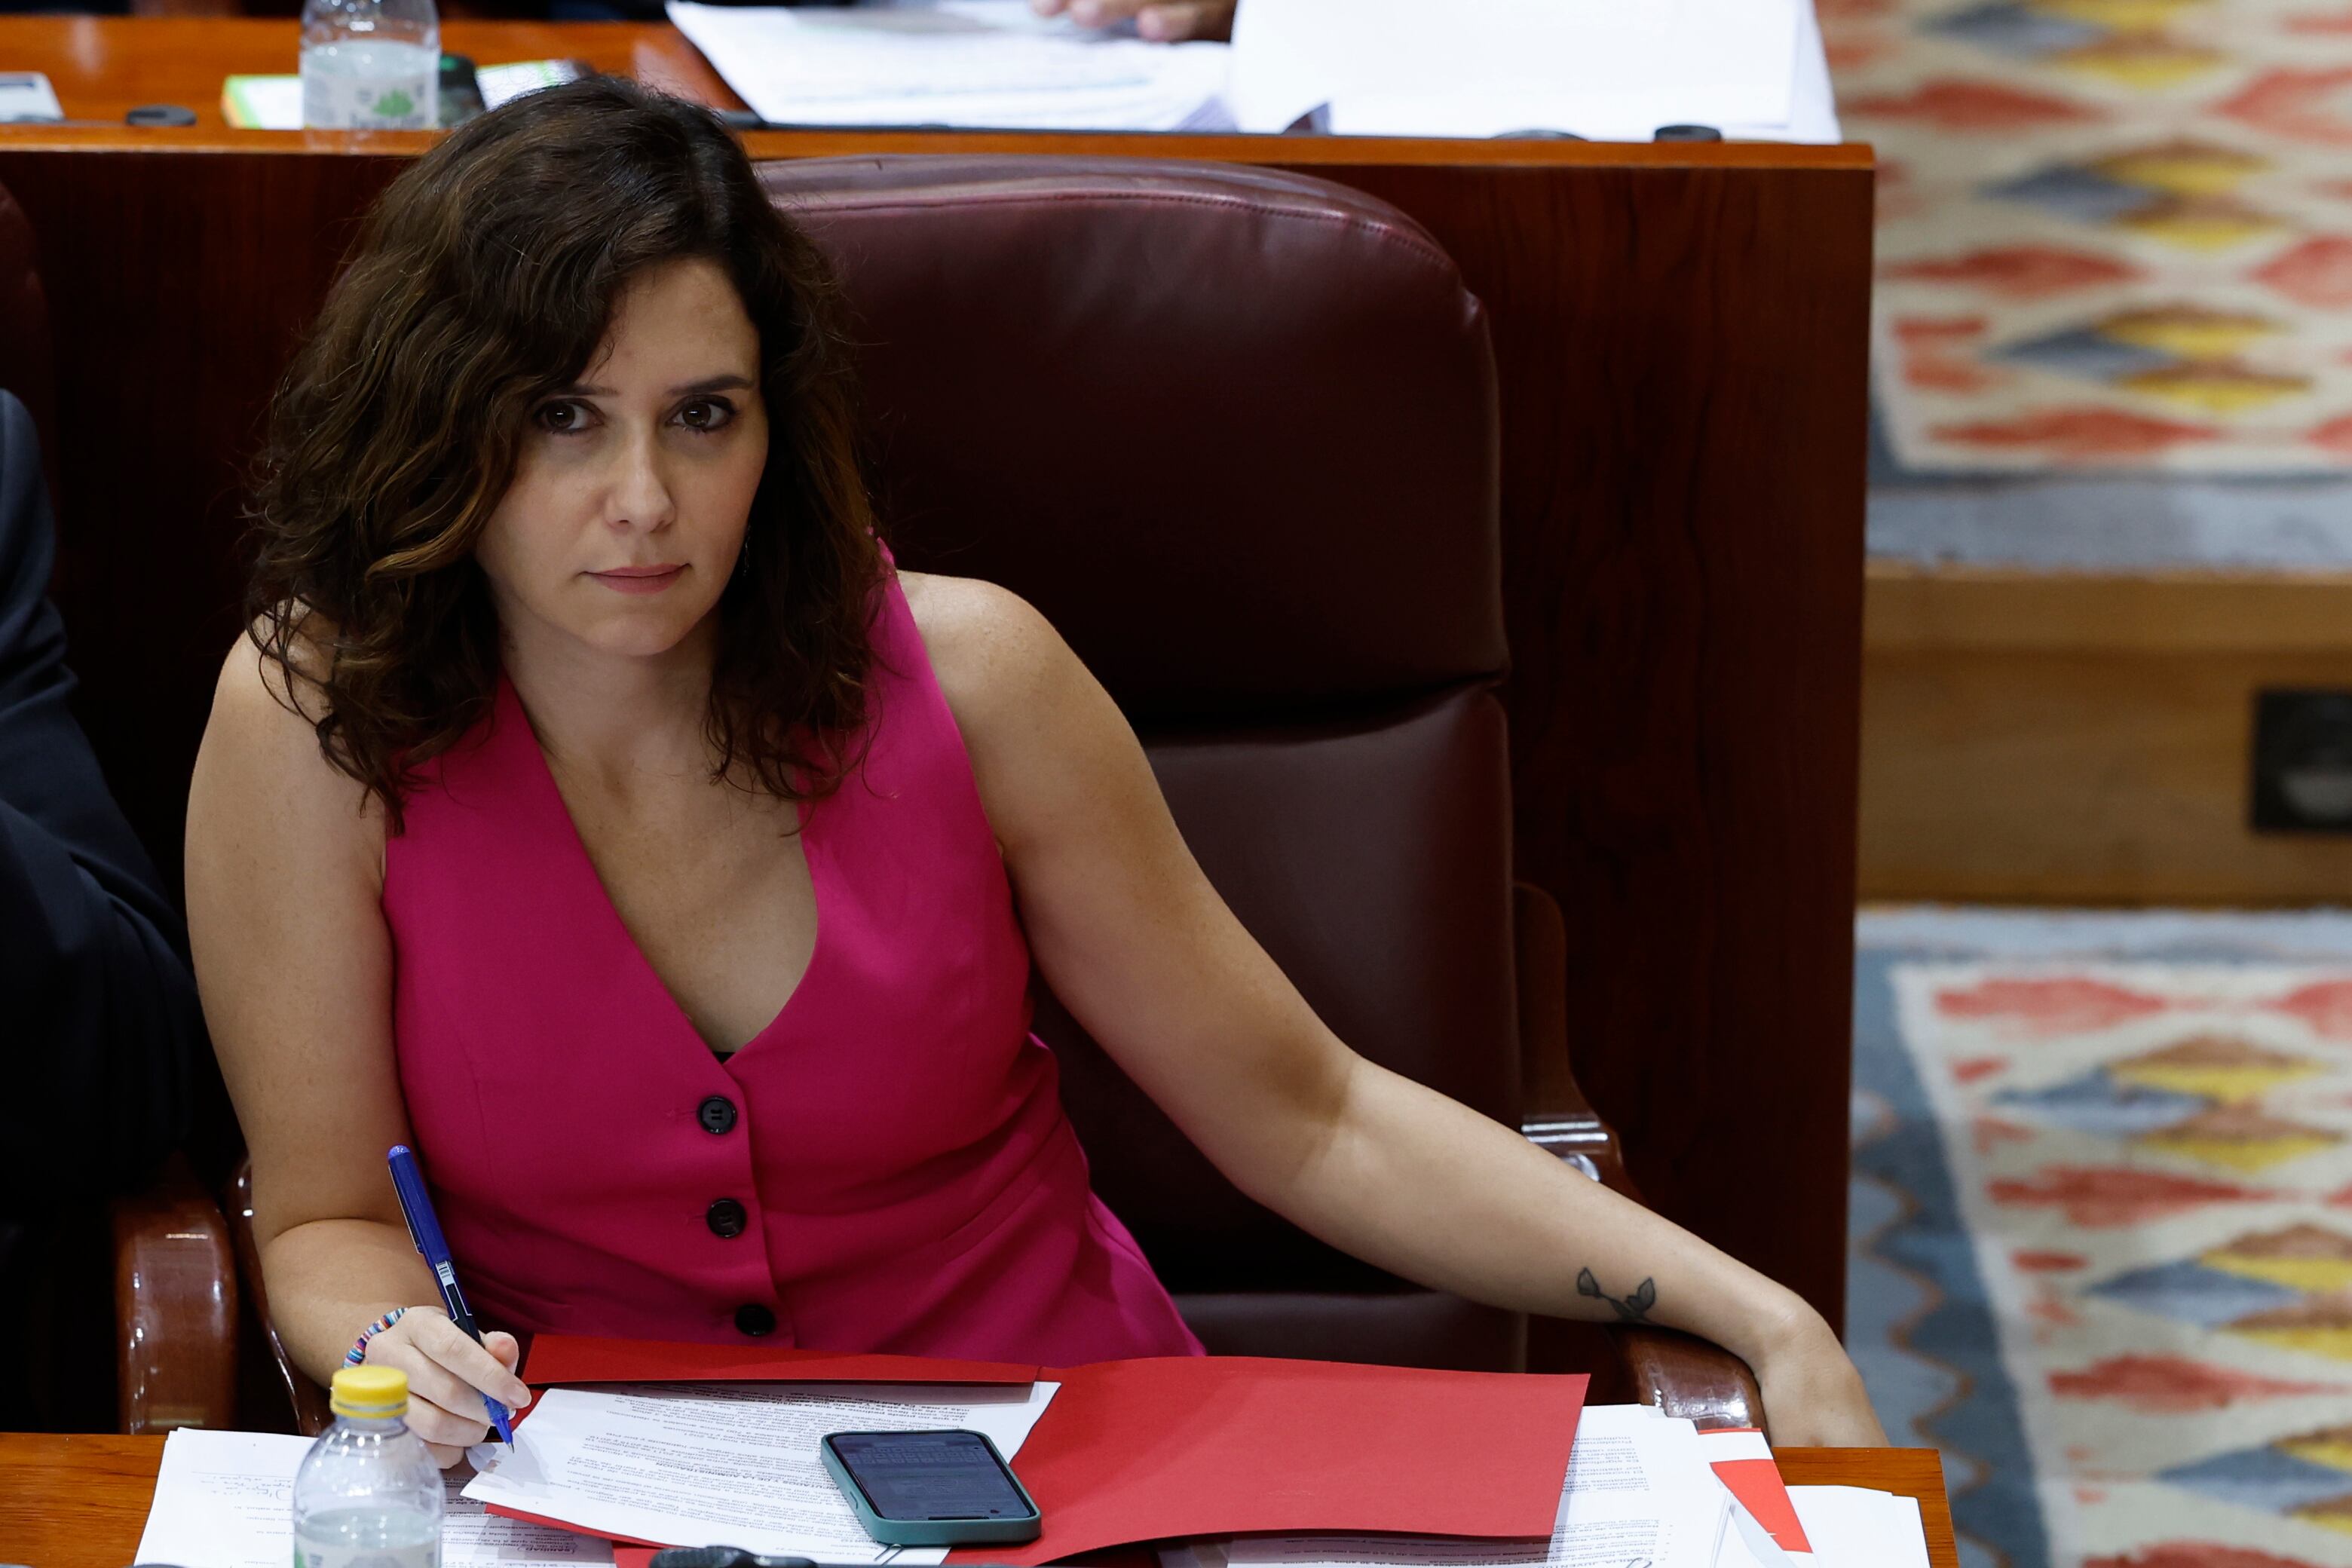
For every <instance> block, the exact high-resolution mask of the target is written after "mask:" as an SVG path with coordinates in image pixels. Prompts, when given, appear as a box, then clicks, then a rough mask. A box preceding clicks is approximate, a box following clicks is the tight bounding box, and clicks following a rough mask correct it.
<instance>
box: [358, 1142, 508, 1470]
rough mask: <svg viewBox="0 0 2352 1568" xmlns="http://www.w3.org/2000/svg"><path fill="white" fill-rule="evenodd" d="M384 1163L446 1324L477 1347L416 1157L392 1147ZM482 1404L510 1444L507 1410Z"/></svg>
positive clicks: (486, 1400) (403, 1147)
mask: <svg viewBox="0 0 2352 1568" xmlns="http://www.w3.org/2000/svg"><path fill="white" fill-rule="evenodd" d="M385 1159H386V1161H387V1163H390V1164H391V1166H392V1190H393V1191H394V1192H395V1193H398V1194H400V1212H401V1214H402V1215H404V1216H405V1217H406V1218H407V1220H408V1239H409V1240H411V1241H413V1242H415V1243H416V1250H417V1251H419V1252H421V1253H423V1254H425V1267H426V1268H430V1269H431V1270H433V1277H434V1278H435V1279H438V1280H439V1281H440V1282H441V1304H442V1305H443V1306H444V1307H446V1308H447V1309H448V1310H449V1321H451V1322H453V1323H455V1324H457V1326H458V1327H459V1328H461V1329H463V1330H465V1331H466V1337H467V1339H469V1340H471V1341H473V1342H475V1343H476V1344H480V1343H481V1342H482V1331H481V1330H479V1329H478V1328H476V1327H475V1326H474V1314H473V1313H471V1312H469V1311H467V1310H466V1293H465V1292H464V1291H463V1290H460V1289H457V1265H456V1264H454V1263H452V1262H450V1261H449V1244H448V1243H447V1242H446V1241H444V1240H443V1239H442V1238H441V1221H440V1220H439V1219H438V1218H437V1217H436V1216H435V1215H434V1213H433V1200H432V1199H431V1198H430V1197H428V1196H426V1195H425V1173H424V1172H422V1171H420V1170H418V1169H417V1168H416V1156H415V1154H413V1153H411V1152H409V1148H408V1145H407V1144H405V1143H394V1145H393V1146H392V1152H391V1153H390V1154H388V1155H386V1156H385ZM482 1403H483V1404H484V1405H488V1406H489V1408H490V1425H491V1426H495V1427H497V1428H498V1429H499V1436H500V1437H501V1438H503V1439H505V1441H507V1442H508V1443H509V1444H511V1443H512V1442H513V1441H514V1422H513V1421H512V1420H510V1419H509V1417H508V1415H507V1407H506V1406H505V1405H500V1404H499V1402H498V1401H497V1400H495V1399H492V1398H491V1397H490V1396H489V1395H488V1394H484V1395H482Z"/></svg>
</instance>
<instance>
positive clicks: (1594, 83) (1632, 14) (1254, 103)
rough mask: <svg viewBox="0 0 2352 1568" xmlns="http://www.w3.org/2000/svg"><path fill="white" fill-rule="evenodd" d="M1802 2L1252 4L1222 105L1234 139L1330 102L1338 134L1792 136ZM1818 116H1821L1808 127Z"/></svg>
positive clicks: (1240, 23)
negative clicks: (1701, 129)
mask: <svg viewBox="0 0 2352 1568" xmlns="http://www.w3.org/2000/svg"><path fill="white" fill-rule="evenodd" d="M1809 9H1810V3H1809V0H1639V3H1637V4H1627V3H1626V0H1448V4H1446V5H1443V6H1433V5H1429V4H1428V3H1427V0H1248V4H1246V5H1243V6H1242V7H1241V9H1240V11H1239V13H1238V15H1237V16H1236V19H1235V22H1234V61H1233V76H1232V82H1231V86H1230V87H1229V89H1228V96H1229V100H1230V101H1231V103H1232V106H1233V110H1234V118H1235V120H1236V121H1238V122H1239V124H1240V125H1241V127H1242V129H1243V130H1244V131H1269V132H1271V131H1280V130H1282V129H1284V128H1285V127H1286V126H1287V125H1289V124H1290V123H1291V122H1292V121H1296V120H1297V119H1298V118H1299V117H1300V116H1301V115H1303V114H1306V113H1307V112H1308V111H1310V110H1315V109H1317V108H1318V107H1323V106H1326V105H1328V122H1329V126H1330V129H1331V130H1332V131H1333V132H1337V133H1339V134H1367V135H1400V136H1473V137H1477V136H1494V135H1498V134H1501V133H1503V132H1511V131H1523V130H1552V131H1567V132H1574V133H1576V134H1578V135H1581V136H1586V137H1590V138H1592V139H1594V140H1615V141H1626V140H1632V141H1643V142H1646V141H1648V140H1649V139H1650V137H1651V135H1652V133H1653V132H1654V131H1655V130H1656V129H1657V127H1659V126H1661V125H1668V124H1675V123H1682V122H1695V123H1699V124H1706V125H1713V126H1716V127H1718V128H1732V127H1783V126H1789V125H1790V124H1791V122H1792V121H1793V120H1794V119H1795V118H1796V116H1795V114H1794V90H1795V87H1794V84H1795V80H1796V77H1797V73H1798V65H1799V61H1798V55H1799V44H1800V39H1801V34H1802V29H1801V16H1800V13H1801V12H1805V11H1808V10H1809ZM1812 118H1816V119H1817V118H1818V116H1817V115H1816V116H1812Z"/></svg>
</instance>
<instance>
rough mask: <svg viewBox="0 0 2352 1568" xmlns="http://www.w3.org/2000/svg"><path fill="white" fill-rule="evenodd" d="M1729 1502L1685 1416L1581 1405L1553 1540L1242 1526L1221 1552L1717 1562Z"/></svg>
mask: <svg viewBox="0 0 2352 1568" xmlns="http://www.w3.org/2000/svg"><path fill="white" fill-rule="evenodd" d="M1730 1509H1731V1499H1730V1494H1729V1493H1727V1492H1726V1491H1725V1490H1724V1489H1723V1486H1722V1483H1721V1482H1719V1481H1717V1479H1715V1473H1714V1472H1713V1471H1712V1470H1710V1469H1709V1468H1707V1465H1706V1458H1705V1457H1704V1455H1703V1454H1702V1452H1701V1450H1700V1447H1699V1443H1698V1433H1697V1431H1696V1428H1695V1427H1693V1426H1692V1425H1691V1424H1690V1423H1689V1422H1687V1421H1679V1420H1670V1419H1666V1418H1663V1417H1661V1416H1659V1415H1657V1413H1656V1412H1655V1411H1654V1410H1652V1409H1650V1408H1649V1407H1648V1406H1645V1405H1587V1406H1585V1408H1584V1412H1583V1415H1581V1416H1580V1418H1579V1419H1578V1422H1577V1426H1576V1447H1575V1448H1574V1450H1573V1451H1572V1453H1571V1454H1570V1458H1569V1462H1568V1480H1567V1483H1566V1485H1565V1486H1564V1487H1563V1489H1562V1490H1561V1493H1560V1508H1559V1521H1558V1522H1557V1523H1556V1524H1555V1525H1554V1526H1553V1528H1552V1536H1551V1539H1550V1540H1549V1542H1545V1541H1521V1542H1503V1541H1465V1540H1458V1539H1455V1540H1448V1539H1439V1538H1426V1537H1413V1536H1398V1535H1354V1536H1347V1535H1300V1536H1244V1537H1239V1538H1236V1539H1234V1540H1233V1541H1229V1542H1225V1543H1224V1546H1223V1557H1224V1562H1225V1563H1226V1564H1227V1565H1228V1568H1624V1565H1625V1564H1626V1563H1634V1562H1642V1561H1645V1560H1646V1561H1647V1562H1649V1563H1651V1564H1653V1568H1716V1563H1717V1556H1718V1553H1719V1552H1721V1551H1722V1550H1723V1542H1724V1541H1725V1538H1726V1536H1727V1532H1728V1531H1729V1527H1730ZM1734 1551H1735V1552H1737V1551H1738V1548H1737V1547H1735V1548H1734Z"/></svg>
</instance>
